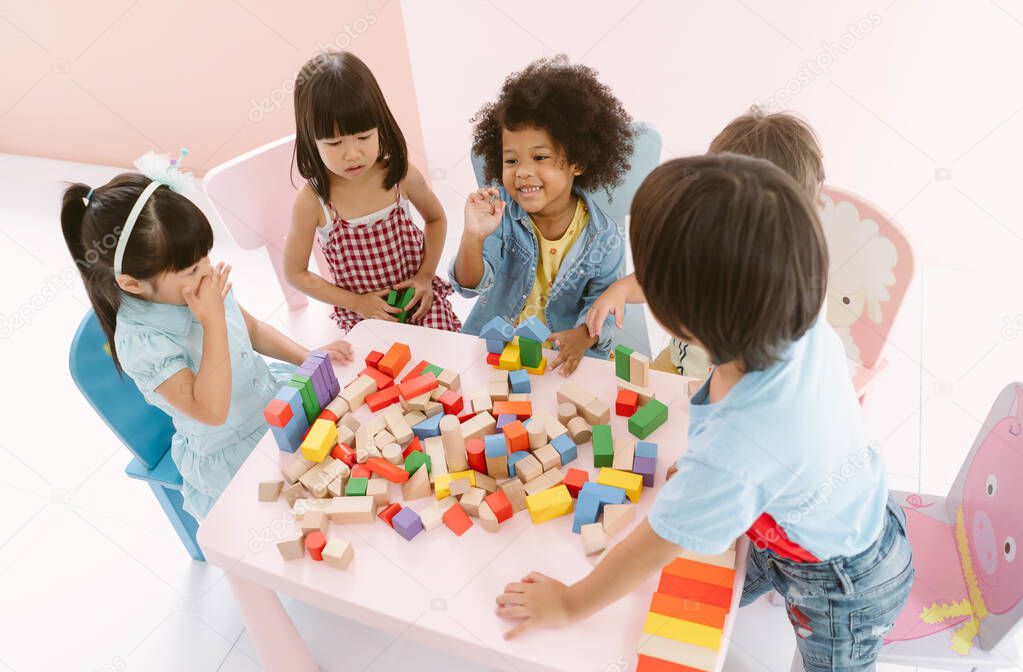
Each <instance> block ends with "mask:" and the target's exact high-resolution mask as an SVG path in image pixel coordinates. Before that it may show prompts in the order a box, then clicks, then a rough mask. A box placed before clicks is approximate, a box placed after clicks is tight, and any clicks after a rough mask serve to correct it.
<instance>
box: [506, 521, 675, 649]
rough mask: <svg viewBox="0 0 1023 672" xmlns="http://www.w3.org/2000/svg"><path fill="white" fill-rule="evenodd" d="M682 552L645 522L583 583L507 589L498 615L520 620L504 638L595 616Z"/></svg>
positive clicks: (531, 581) (538, 577) (537, 578)
mask: <svg viewBox="0 0 1023 672" xmlns="http://www.w3.org/2000/svg"><path fill="white" fill-rule="evenodd" d="M681 551H682V549H681V547H679V546H676V545H675V544H673V543H671V542H670V541H666V540H665V539H662V538H661V537H659V536H658V535H657V533H656V532H654V530H653V528H651V527H650V523H648V522H647V520H646V519H645V518H644V519H643V521H642V522H641V523H640V524H639V525H637V526H636V528H635V529H634V530H633V531H632V532H630V533H629V535H628V536H627V537H625V539H623V540H622V541H621V542H620V543H619V544H618V545H616V546H614V547H613V548H612V549H611V550H610V551H609V552H608V554H607V556H606V557H605V558H604V560H603V561H602V562H601V563H600V564H599V565H597V566H596V567H595V568H594V569H593V571H591V572H590V573H589V574H588V575H587V576H586V577H584V578H583V579H581V580H580V581H578V582H576V583H574V584H572V585H571V586H566V585H565V584H563V583H561V582H560V581H557V580H555V579H552V578H550V577H548V576H546V575H544V574H540V573H539V572H532V573H530V574H529V575H527V576H526V577H525V578H523V580H522V581H520V582H516V583H510V584H508V585H507V586H506V587H505V589H504V593H503V594H501V595H499V596H498V597H497V614H498V615H499V616H503V617H506V618H519V619H525V620H523V621H522V622H520V623H518V624H517V625H516V626H515V627H513V628H512V629H511V630H509V631H508V632H506V633H505V639H511V638H512V637H515V636H517V635H520V634H522V633H523V632H525V631H526V630H529V629H531V628H536V627H553V626H560V625H567V624H569V623H572V622H574V621H578V620H582V619H584V618H587V617H588V616H590V615H592V614H594V613H596V612H598V611H600V610H601V609H603V608H604V607H606V606H608V605H609V604H611V603H613V602H615V601H617V600H619V599H621V598H622V597H623V596H625V595H627V594H629V593H631V592H632V591H633V590H635V589H636V588H637V587H638V586H639V585H640V584H641V583H643V581H645V580H646V578H647V577H648V576H650V575H651V574H653V573H654V572H656V571H659V570H660V569H661V568H662V567H664V565H666V564H668V563H669V562H670V561H671V560H672V559H674V558H675V557H676V556H678V554H679V553H680V552H681Z"/></svg>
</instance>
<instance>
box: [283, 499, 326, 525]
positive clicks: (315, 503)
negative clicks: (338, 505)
mask: <svg viewBox="0 0 1023 672" xmlns="http://www.w3.org/2000/svg"><path fill="white" fill-rule="evenodd" d="M331 501H332V500H329V499H308V498H303V499H296V500H295V504H294V506H293V507H292V513H294V514H295V520H297V521H298V522H302V521H303V520H304V519H305V517H306V516H307V515H309V513H310V512H312V511H326V510H327V509H328V508H330V503H331Z"/></svg>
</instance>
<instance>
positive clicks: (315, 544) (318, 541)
mask: <svg viewBox="0 0 1023 672" xmlns="http://www.w3.org/2000/svg"><path fill="white" fill-rule="evenodd" d="M326 545H327V538H326V537H325V536H323V532H320V531H319V530H313V531H312V532H310V533H309V534H307V535H306V536H305V549H306V550H307V551H309V556H310V557H312V559H313V560H316V561H320V560H323V549H324V547H325V546H326Z"/></svg>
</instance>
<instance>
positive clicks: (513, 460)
mask: <svg viewBox="0 0 1023 672" xmlns="http://www.w3.org/2000/svg"><path fill="white" fill-rule="evenodd" d="M529 454H530V453H529V451H528V450H516V451H515V452H514V453H511V454H510V455H508V476H509V477H510V478H515V465H516V464H518V462H519V460H522V459H525V457H526V456H527V455H529Z"/></svg>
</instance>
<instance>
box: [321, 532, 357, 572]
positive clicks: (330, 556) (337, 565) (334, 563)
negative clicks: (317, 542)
mask: <svg viewBox="0 0 1023 672" xmlns="http://www.w3.org/2000/svg"><path fill="white" fill-rule="evenodd" d="M321 555H322V557H323V564H325V565H327V566H329V567H333V568H334V569H341V570H344V569H347V568H348V565H349V564H350V563H351V562H352V558H354V557H355V549H354V548H353V547H352V543H351V542H350V541H348V540H347V539H340V538H338V537H331V538H330V539H328V540H327V545H326V546H324V547H323V551H322V553H321Z"/></svg>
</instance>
